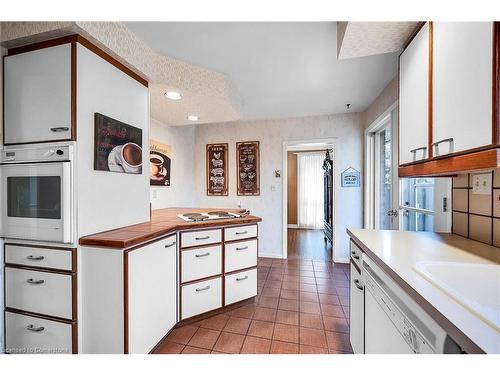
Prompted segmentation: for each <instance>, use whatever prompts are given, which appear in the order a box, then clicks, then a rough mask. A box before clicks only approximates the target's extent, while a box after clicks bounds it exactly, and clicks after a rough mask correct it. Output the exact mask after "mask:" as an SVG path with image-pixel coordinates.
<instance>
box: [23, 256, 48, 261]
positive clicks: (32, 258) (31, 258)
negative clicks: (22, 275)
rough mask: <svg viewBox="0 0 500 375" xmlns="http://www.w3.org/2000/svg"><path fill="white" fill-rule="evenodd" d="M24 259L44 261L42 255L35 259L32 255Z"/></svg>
mask: <svg viewBox="0 0 500 375" xmlns="http://www.w3.org/2000/svg"><path fill="white" fill-rule="evenodd" d="M26 259H28V260H44V259H45V257H44V256H43V255H40V256H37V257H35V256H33V255H28V256H27V257H26Z"/></svg>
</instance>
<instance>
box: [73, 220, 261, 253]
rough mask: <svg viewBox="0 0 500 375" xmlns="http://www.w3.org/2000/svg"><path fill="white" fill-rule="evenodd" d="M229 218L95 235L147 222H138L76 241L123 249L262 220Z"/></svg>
mask: <svg viewBox="0 0 500 375" xmlns="http://www.w3.org/2000/svg"><path fill="white" fill-rule="evenodd" d="M230 220H231V221H229V220H221V221H218V220H213V221H203V222H194V223H188V222H185V223H179V224H174V225H172V224H166V225H165V228H160V229H157V230H152V231H150V232H148V233H140V232H134V231H130V233H131V235H130V238H127V239H123V240H120V239H111V238H105V237H102V238H100V237H97V236H104V235H105V234H109V235H112V234H114V233H117V232H119V231H123V230H126V229H127V228H129V227H134V226H135V225H141V224H147V223H148V222H145V223H139V224H135V225H130V226H127V227H121V228H116V229H112V230H109V231H104V232H100V233H95V234H90V235H87V236H84V237H81V238H80V239H79V241H78V243H79V245H81V246H96V247H103V248H109V249H118V250H123V249H128V248H130V247H133V246H137V245H140V244H143V243H145V242H151V241H154V240H156V239H160V238H162V237H166V236H168V235H171V234H174V233H176V232H180V231H184V230H196V229H200V230H203V229H206V228H213V227H231V226H238V225H244V224H253V223H259V222H261V221H262V219H261V218H260V217H257V216H247V217H242V218H237V219H230ZM154 225H155V226H160V225H161V224H158V223H157V224H154ZM134 233H136V234H137V235H136V236H134V235H133V234H134Z"/></svg>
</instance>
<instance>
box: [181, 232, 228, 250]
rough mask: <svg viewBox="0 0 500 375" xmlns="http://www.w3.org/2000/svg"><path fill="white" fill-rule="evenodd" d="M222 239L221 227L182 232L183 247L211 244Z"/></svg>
mask: <svg viewBox="0 0 500 375" xmlns="http://www.w3.org/2000/svg"><path fill="white" fill-rule="evenodd" d="M221 241H222V231H221V229H209V230H198V231H196V232H183V233H181V247H192V246H200V245H210V244H213V243H219V242H221Z"/></svg>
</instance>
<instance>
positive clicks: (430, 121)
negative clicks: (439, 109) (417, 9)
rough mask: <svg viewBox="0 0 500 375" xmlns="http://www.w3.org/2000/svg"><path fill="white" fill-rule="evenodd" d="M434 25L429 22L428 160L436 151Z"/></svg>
mask: <svg viewBox="0 0 500 375" xmlns="http://www.w3.org/2000/svg"><path fill="white" fill-rule="evenodd" d="M433 42H434V39H433V23H432V21H429V61H428V77H427V78H428V81H427V100H428V104H427V148H428V152H427V158H432V156H433V155H434V150H433V149H432V142H433V138H434V134H433V131H434V130H433V121H434V117H433V116H434V113H433V90H434V88H433V77H434V70H433V61H434V56H433V53H434V50H433Z"/></svg>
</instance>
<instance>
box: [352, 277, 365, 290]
mask: <svg viewBox="0 0 500 375" xmlns="http://www.w3.org/2000/svg"><path fill="white" fill-rule="evenodd" d="M354 285H356V288H358V289H359V290H363V289H364V288H363V286H362V285H361V284H360V283H359V280H358V279H354Z"/></svg>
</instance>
